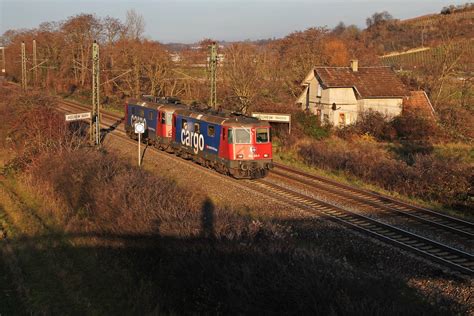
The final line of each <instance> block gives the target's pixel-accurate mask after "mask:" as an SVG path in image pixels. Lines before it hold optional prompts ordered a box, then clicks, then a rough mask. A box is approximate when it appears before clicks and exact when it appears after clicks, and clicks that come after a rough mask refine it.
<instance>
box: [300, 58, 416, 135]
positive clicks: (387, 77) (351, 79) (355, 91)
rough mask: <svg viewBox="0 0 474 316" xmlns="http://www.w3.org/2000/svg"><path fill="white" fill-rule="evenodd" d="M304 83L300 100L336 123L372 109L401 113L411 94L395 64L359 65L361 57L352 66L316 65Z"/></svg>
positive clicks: (324, 119)
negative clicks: (395, 70) (390, 65)
mask: <svg viewBox="0 0 474 316" xmlns="http://www.w3.org/2000/svg"><path fill="white" fill-rule="evenodd" d="M301 84H302V85H303V86H304V90H303V93H302V94H301V95H300V97H299V98H298V99H297V102H296V103H297V104H299V106H300V107H301V109H302V110H306V111H309V112H310V113H313V114H315V115H318V116H319V117H320V118H321V122H322V123H329V124H332V125H334V126H345V125H349V124H352V123H354V122H356V121H357V117H358V115H359V113H362V112H364V111H368V110H373V111H378V112H381V113H382V114H385V115H386V116H387V117H394V116H397V115H400V114H401V113H402V106H403V100H404V98H407V97H408V96H409V95H410V92H409V91H408V89H407V88H406V87H405V85H404V84H403V83H402V82H401V81H400V79H398V77H397V76H396V74H395V72H394V71H393V70H392V69H391V68H389V67H382V66H377V67H359V66H358V61H357V60H352V61H351V65H350V67H315V68H314V69H312V70H311V71H310V72H309V73H308V75H307V76H306V78H305V79H304V80H303V82H302V83H301Z"/></svg>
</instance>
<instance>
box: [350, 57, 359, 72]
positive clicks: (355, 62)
mask: <svg viewBox="0 0 474 316" xmlns="http://www.w3.org/2000/svg"><path fill="white" fill-rule="evenodd" d="M351 69H352V71H353V72H357V71H359V61H358V60H357V59H352V60H351Z"/></svg>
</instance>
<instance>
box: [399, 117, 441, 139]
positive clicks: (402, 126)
mask: <svg viewBox="0 0 474 316" xmlns="http://www.w3.org/2000/svg"><path fill="white" fill-rule="evenodd" d="M392 124H393V128H394V129H395V131H396V133H397V136H398V138H399V139H405V140H409V141H423V140H424V141H427V140H429V139H430V138H432V137H434V136H436V134H437V127H436V123H435V121H434V120H433V119H431V118H427V117H425V116H422V115H420V114H418V113H415V112H412V111H407V112H404V113H403V114H402V115H399V116H397V117H395V118H394V120H393V123H392Z"/></svg>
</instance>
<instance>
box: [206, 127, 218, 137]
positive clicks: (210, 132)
mask: <svg viewBox="0 0 474 316" xmlns="http://www.w3.org/2000/svg"><path fill="white" fill-rule="evenodd" d="M215 134H216V130H215V127H214V125H208V126H207V136H210V137H214V135H215Z"/></svg>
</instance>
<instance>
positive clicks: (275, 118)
mask: <svg viewBox="0 0 474 316" xmlns="http://www.w3.org/2000/svg"><path fill="white" fill-rule="evenodd" d="M252 116H253V117H256V118H258V119H259V120H262V121H268V122H281V123H290V121H291V115H290V114H281V113H258V112H254V113H252Z"/></svg>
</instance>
